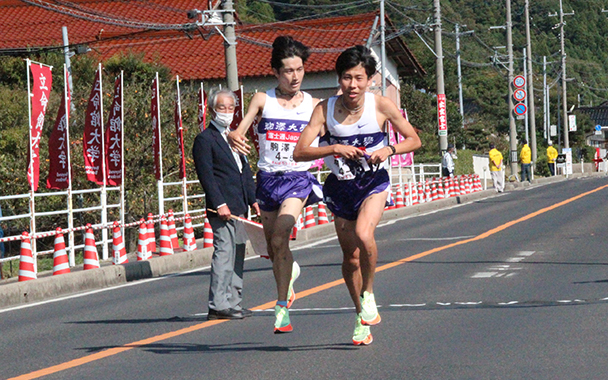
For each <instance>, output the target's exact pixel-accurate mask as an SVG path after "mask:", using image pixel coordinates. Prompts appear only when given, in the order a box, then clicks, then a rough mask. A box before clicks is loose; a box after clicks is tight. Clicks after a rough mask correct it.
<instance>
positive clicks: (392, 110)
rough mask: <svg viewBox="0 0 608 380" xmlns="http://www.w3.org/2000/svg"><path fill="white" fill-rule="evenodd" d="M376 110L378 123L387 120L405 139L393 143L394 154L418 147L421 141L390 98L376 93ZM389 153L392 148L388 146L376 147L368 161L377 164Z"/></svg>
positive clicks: (407, 151)
mask: <svg viewBox="0 0 608 380" xmlns="http://www.w3.org/2000/svg"><path fill="white" fill-rule="evenodd" d="M376 112H377V113H378V123H379V124H380V125H382V124H384V122H386V121H387V120H388V121H390V122H391V124H392V125H393V129H394V130H395V131H396V132H398V133H399V134H401V135H402V136H403V137H405V140H403V141H402V142H400V143H398V144H396V145H395V154H403V153H409V152H413V151H415V150H416V149H418V148H420V146H421V145H422V143H421V142H420V138H419V137H418V134H417V133H416V131H415V130H414V127H412V125H411V124H410V122H409V121H407V120H406V119H405V118H404V117H403V115H401V112H400V111H399V109H397V106H396V105H395V103H393V101H392V100H390V99H389V98H387V97H384V96H378V95H376ZM381 122H382V123H381ZM391 154H392V149H390V148H389V147H386V148H383V149H378V150H377V151H375V152H373V153H372V154H371V157H370V160H369V161H370V162H371V163H372V164H379V163H381V162H384V161H385V160H386V159H387V158H388V157H389V156H390V155H391Z"/></svg>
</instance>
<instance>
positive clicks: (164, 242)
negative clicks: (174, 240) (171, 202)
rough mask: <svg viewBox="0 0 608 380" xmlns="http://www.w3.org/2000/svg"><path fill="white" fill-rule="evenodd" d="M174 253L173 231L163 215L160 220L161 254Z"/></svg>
mask: <svg viewBox="0 0 608 380" xmlns="http://www.w3.org/2000/svg"><path fill="white" fill-rule="evenodd" d="M172 254H173V247H172V244H171V232H170V231H169V225H168V224H167V220H166V219H165V217H164V216H163V217H162V218H161V220H160V254H159V255H160V256H170V255H172Z"/></svg>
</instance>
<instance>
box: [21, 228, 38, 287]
mask: <svg viewBox="0 0 608 380" xmlns="http://www.w3.org/2000/svg"><path fill="white" fill-rule="evenodd" d="M36 278H38V277H37V276H36V270H35V269H34V256H32V244H31V243H30V237H29V234H28V233H27V232H26V231H23V235H22V236H21V256H20V257H19V281H28V280H35V279H36Z"/></svg>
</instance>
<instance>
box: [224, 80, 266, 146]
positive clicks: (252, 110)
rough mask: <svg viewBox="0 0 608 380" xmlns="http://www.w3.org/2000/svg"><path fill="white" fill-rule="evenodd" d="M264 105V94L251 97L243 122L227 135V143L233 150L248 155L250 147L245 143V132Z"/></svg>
mask: <svg viewBox="0 0 608 380" xmlns="http://www.w3.org/2000/svg"><path fill="white" fill-rule="evenodd" d="M265 104H266V93H264V92H258V93H256V94H255V95H253V98H251V102H250V103H249V108H247V113H246V114H245V116H244V117H243V120H242V121H241V123H240V124H239V126H238V127H237V128H236V130H234V131H232V132H230V133H229V134H228V143H229V144H230V146H231V147H232V148H234V149H236V150H237V151H238V152H240V153H242V154H249V151H250V150H251V147H250V146H249V144H247V142H248V141H249V139H248V138H247V137H245V134H246V133H247V130H248V129H249V127H251V124H253V121H254V120H255V117H256V116H257V115H259V114H261V113H262V110H263V109H264V105H265Z"/></svg>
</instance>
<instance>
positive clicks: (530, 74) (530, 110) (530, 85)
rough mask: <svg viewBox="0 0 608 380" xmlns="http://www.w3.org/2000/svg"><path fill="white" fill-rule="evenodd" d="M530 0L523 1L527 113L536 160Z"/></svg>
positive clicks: (531, 143)
mask: <svg viewBox="0 0 608 380" xmlns="http://www.w3.org/2000/svg"><path fill="white" fill-rule="evenodd" d="M529 8H530V0H526V3H525V17H526V50H527V56H528V65H527V67H528V80H527V81H528V96H527V99H529V100H528V105H529V107H528V113H529V118H528V119H529V120H530V140H531V141H530V147H531V148H532V161H533V162H536V158H537V153H536V148H537V147H536V110H535V107H534V70H532V43H531V42H530V9H529Z"/></svg>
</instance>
